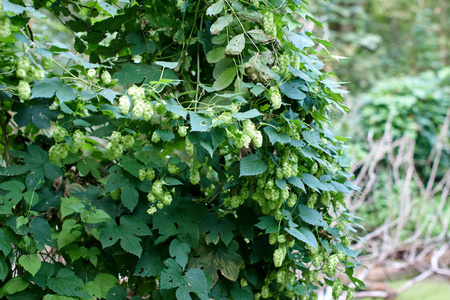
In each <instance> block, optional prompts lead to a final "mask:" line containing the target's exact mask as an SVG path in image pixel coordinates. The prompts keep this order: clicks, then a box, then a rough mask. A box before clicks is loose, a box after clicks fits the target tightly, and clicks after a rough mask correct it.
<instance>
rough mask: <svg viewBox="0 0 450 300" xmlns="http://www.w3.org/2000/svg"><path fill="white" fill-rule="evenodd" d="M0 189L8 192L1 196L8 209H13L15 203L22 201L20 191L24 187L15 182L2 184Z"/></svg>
mask: <svg viewBox="0 0 450 300" xmlns="http://www.w3.org/2000/svg"><path fill="white" fill-rule="evenodd" d="M0 189H2V190H5V191H10V192H9V193H7V194H5V195H4V196H3V201H4V204H5V205H6V206H8V207H14V205H16V204H17V203H19V202H20V200H22V197H23V194H22V191H23V190H24V189H25V185H24V184H23V183H22V182H20V181H17V180H11V181H6V182H2V183H1V184H0Z"/></svg>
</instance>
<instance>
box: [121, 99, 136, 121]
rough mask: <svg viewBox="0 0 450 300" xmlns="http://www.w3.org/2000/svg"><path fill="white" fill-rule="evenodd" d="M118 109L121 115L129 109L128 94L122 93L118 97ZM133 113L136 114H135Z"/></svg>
mask: <svg viewBox="0 0 450 300" xmlns="http://www.w3.org/2000/svg"><path fill="white" fill-rule="evenodd" d="M119 109H120V113H121V114H122V115H126V114H128V112H129V111H130V99H128V96H125V95H123V96H122V97H120V98H119ZM134 115H135V116H136V114H134Z"/></svg>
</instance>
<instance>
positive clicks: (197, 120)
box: [189, 112, 211, 131]
mask: <svg viewBox="0 0 450 300" xmlns="http://www.w3.org/2000/svg"><path fill="white" fill-rule="evenodd" d="M189 118H190V120H191V131H208V130H209V128H210V127H211V117H209V116H208V117H203V116H201V115H199V114H196V113H194V112H190V113H189Z"/></svg>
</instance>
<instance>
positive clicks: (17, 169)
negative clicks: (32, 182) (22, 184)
mask: <svg viewBox="0 0 450 300" xmlns="http://www.w3.org/2000/svg"><path fill="white" fill-rule="evenodd" d="M31 169H33V166H30V165H11V166H7V167H2V168H1V169H0V175H1V176H16V175H21V174H24V173H26V172H28V171H30V170H31Z"/></svg>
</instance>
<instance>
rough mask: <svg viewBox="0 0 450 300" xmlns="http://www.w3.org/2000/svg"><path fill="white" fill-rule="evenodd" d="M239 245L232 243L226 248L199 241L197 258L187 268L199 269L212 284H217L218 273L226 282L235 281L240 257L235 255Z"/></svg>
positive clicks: (240, 260) (240, 261) (221, 245)
mask: <svg viewBox="0 0 450 300" xmlns="http://www.w3.org/2000/svg"><path fill="white" fill-rule="evenodd" d="M238 248H239V244H238V243H237V242H236V241H232V242H231V243H230V245H229V246H228V247H225V245H223V244H218V245H214V244H209V245H207V244H206V242H205V241H204V240H201V241H200V245H199V247H198V251H197V255H198V256H197V257H195V258H193V259H192V261H191V263H190V264H189V266H190V267H191V268H201V269H202V270H203V271H204V272H205V274H206V275H208V276H209V277H210V278H211V279H212V281H213V284H215V283H216V282H217V280H218V279H219V276H218V274H217V272H218V271H220V273H221V274H222V275H223V276H225V278H227V279H228V280H231V281H236V280H237V278H238V275H239V270H240V266H241V263H242V257H241V256H240V255H239V254H238V253H237V250H238Z"/></svg>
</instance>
